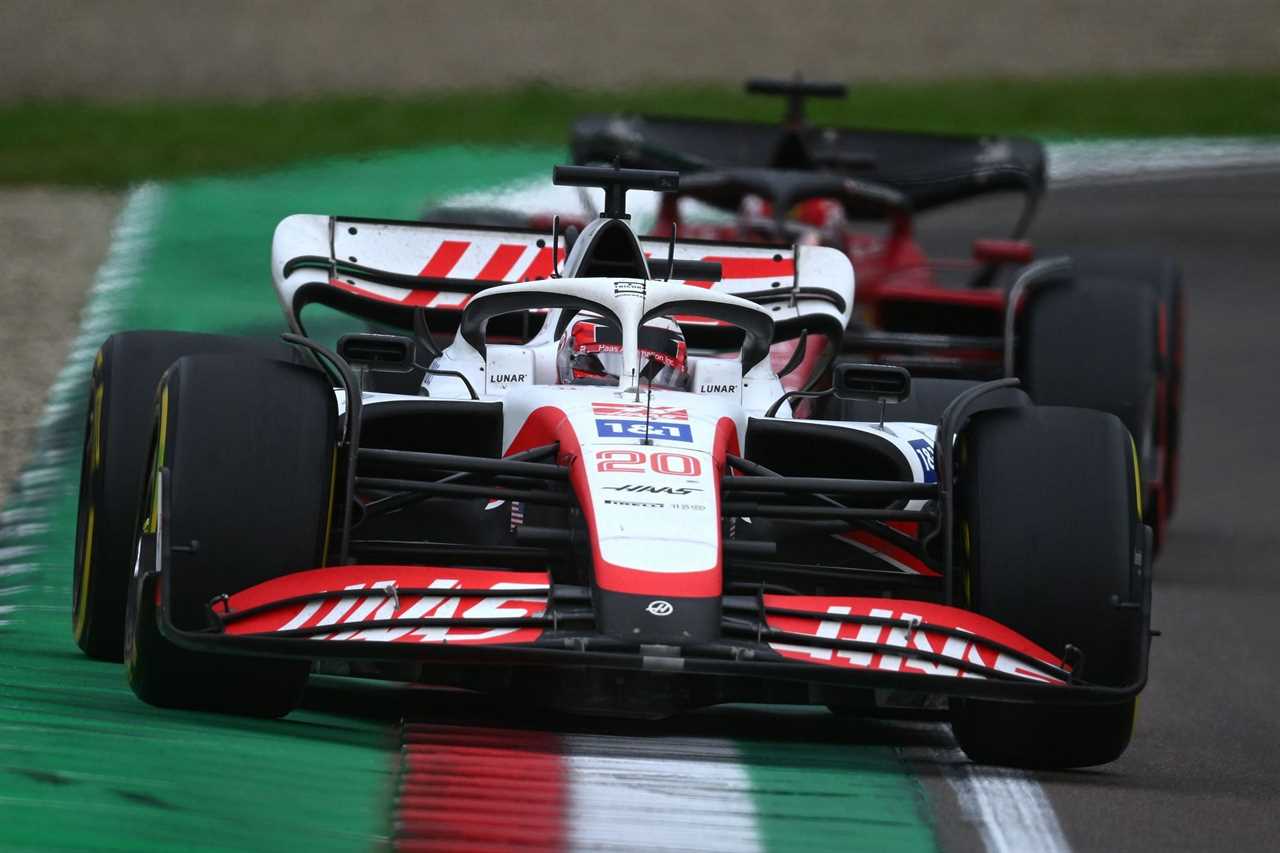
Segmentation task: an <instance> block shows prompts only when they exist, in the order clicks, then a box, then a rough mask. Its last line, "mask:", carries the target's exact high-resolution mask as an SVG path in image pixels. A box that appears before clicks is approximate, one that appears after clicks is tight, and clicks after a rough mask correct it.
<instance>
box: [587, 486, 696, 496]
mask: <svg viewBox="0 0 1280 853" xmlns="http://www.w3.org/2000/svg"><path fill="white" fill-rule="evenodd" d="M605 488H606V489H609V490H610V491H613V492H633V493H635V494H644V495H688V494H692V493H693V492H700V491H702V489H695V488H693V487H691V486H605Z"/></svg>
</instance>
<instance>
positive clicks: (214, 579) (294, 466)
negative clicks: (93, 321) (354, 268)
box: [126, 356, 337, 716]
mask: <svg viewBox="0 0 1280 853" xmlns="http://www.w3.org/2000/svg"><path fill="white" fill-rule="evenodd" d="M157 406H158V409H159V411H158V416H157V424H158V425H157V428H156V431H155V435H156V448H157V449H156V450H155V451H153V456H155V457H156V459H155V462H154V463H153V466H152V468H153V470H154V471H160V470H162V469H164V470H167V472H168V478H167V480H166V488H165V497H164V501H163V509H162V511H163V512H164V513H166V514H165V515H164V516H163V518H162V520H161V522H160V525H159V529H160V530H161V531H163V536H164V537H168V539H167V541H168V542H169V543H170V544H171V545H172V546H176V547H171V548H170V552H171V555H170V558H169V562H168V564H167V565H166V566H165V567H164V570H163V572H161V574H160V583H163V584H164V585H165V587H166V588H165V589H163V590H161V592H163V593H164V600H165V601H167V603H168V610H167V611H166V613H165V615H166V616H167V619H168V622H169V624H171V625H172V626H173V628H174V629H176V630H178V631H186V632H189V631H198V630H201V629H203V628H206V627H207V621H206V607H207V605H208V603H209V602H210V601H211V600H212V599H213V598H215V597H216V596H218V595H221V594H223V593H228V594H229V593H234V592H237V591H240V590H243V589H245V588H247V587H250V586H253V585H255V584H258V583H261V582H263V581H266V580H269V579H271V578H274V577H278V576H281V575H285V574H288V573H291V572H296V571H301V570H304V569H311V568H316V567H319V566H322V565H324V562H325V556H326V551H327V547H328V543H327V540H328V536H329V521H330V515H331V512H330V508H331V504H332V501H333V490H334V484H335V479H334V473H335V472H334V465H335V464H336V456H335V448H336V430H337V406H336V403H335V399H334V393H333V389H332V387H331V385H330V383H329V381H328V380H327V379H326V378H325V376H324V374H322V373H320V372H319V371H315V370H312V369H310V368H306V367H301V366H298V365H291V364H284V363H281V362H274V361H269V360H265V359H257V358H250V357H236V356H195V357H189V358H183V359H181V360H179V361H178V362H177V363H176V364H175V365H174V366H173V367H172V368H171V369H170V370H169V372H168V373H167V374H166V376H165V378H164V380H163V382H162V384H161V386H160V391H159V396H158V401H157ZM153 484H154V479H149V485H152V488H154V485H153ZM147 505H148V506H152V504H151V503H148V504H147ZM149 512H150V510H149ZM140 527H141V531H142V534H141V535H140V537H139V546H138V547H139V548H140V549H141V553H142V559H141V560H140V561H139V564H140V567H141V568H142V571H140V572H139V573H137V574H135V575H134V582H133V587H132V590H131V596H130V602H129V604H130V610H131V612H130V617H131V618H130V626H129V627H130V630H129V632H128V635H127V636H126V656H127V663H128V666H129V683H130V685H131V686H132V687H133V690H134V692H135V693H136V694H137V695H138V696H139V697H140V698H142V699H143V700H145V701H147V702H149V703H151V704H153V705H161V706H165V707H183V708H200V709H205V710H214V711H221V712H227V713H238V714H249V715H254V716H281V715H283V714H286V713H288V712H289V710H290V709H292V708H293V707H294V706H295V705H296V703H297V701H298V699H299V697H300V695H301V691H302V689H303V687H304V686H305V684H306V679H307V674H308V672H309V670H310V665H309V663H308V662H307V661H297V660H272V659H261V658H248V657H238V656H231V655H220V654H208V653H201V652H194V651H190V650H188V649H185V648H182V647H180V646H179V645H177V644H175V643H173V642H172V641H171V640H170V639H169V638H167V637H166V636H164V634H163V632H162V631H161V630H160V629H159V627H158V623H157V618H156V617H157V610H156V601H157V596H156V593H155V591H154V583H155V575H154V574H152V573H150V572H147V571H146V568H147V567H148V566H149V565H152V564H154V556H153V555H151V553H150V552H151V550H152V549H153V548H154V539H155V537H154V535H152V534H153V532H154V530H155V529H156V523H155V521H154V518H152V519H150V520H148V519H147V518H146V516H145V515H144V521H143V523H142V524H141V525H140Z"/></svg>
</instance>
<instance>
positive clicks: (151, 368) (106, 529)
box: [71, 332, 292, 661]
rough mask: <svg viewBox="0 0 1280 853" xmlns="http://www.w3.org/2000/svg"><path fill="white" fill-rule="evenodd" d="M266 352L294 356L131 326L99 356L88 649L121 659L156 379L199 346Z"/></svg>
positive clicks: (87, 510)
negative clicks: (134, 330)
mask: <svg viewBox="0 0 1280 853" xmlns="http://www.w3.org/2000/svg"><path fill="white" fill-rule="evenodd" d="M232 352H259V353H263V354H274V355H275V356H277V357H279V358H283V359H289V358H292V354H291V352H290V351H289V348H288V347H286V346H284V345H283V344H279V343H275V342H270V341H255V340H250V339H246V338H233V337H228V336H225V335H202V334H191V333H186V332H123V333H120V334H116V335H112V336H111V337H110V338H108V339H107V341H106V343H104V344H103V345H102V348H101V349H99V350H98V356H97V358H96V360H95V361H94V366H93V376H92V379H91V381H90V384H89V401H88V407H87V408H88V414H87V415H86V421H85V443H84V456H83V459H82V461H81V468H80V505H79V510H78V518H77V524H76V546H75V567H74V577H73V579H72V606H71V610H72V631H73V633H74V635H75V639H76V643H77V644H78V645H79V646H80V648H81V649H83V650H84V652H85V654H87V655H89V656H90V657H93V658H98V659H100V660H110V661H119V660H120V658H121V654H122V649H123V638H124V614H125V592H126V590H127V588H128V584H129V575H130V572H131V570H132V567H133V556H134V555H133V534H134V522H135V520H136V516H137V508H138V500H139V494H140V492H141V489H142V482H143V471H144V467H145V464H146V459H147V448H148V443H149V441H150V438H151V423H152V407H153V401H154V399H155V392H156V385H157V383H158V382H159V381H160V377H161V375H162V374H163V373H164V372H165V370H167V369H168V368H169V365H171V364H173V363H174V361H176V360H177V359H179V358H181V357H182V356H184V355H190V354H194V353H232Z"/></svg>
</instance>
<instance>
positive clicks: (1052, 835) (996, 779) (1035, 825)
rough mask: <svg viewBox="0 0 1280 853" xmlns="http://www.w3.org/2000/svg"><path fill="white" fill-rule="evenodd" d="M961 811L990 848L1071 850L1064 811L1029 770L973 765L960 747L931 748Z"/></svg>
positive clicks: (1012, 852)
mask: <svg viewBox="0 0 1280 853" xmlns="http://www.w3.org/2000/svg"><path fill="white" fill-rule="evenodd" d="M930 752H931V753H932V755H933V757H934V759H935V760H936V761H937V763H938V764H939V765H940V766H942V767H944V768H946V772H945V773H944V778H946V780H947V784H948V785H949V786H950V787H951V790H952V791H953V792H954V793H955V795H956V800H957V801H958V803H959V805H960V813H961V814H962V815H963V816H964V818H965V820H966V821H968V822H969V823H970V824H972V825H973V826H974V828H975V829H977V831H978V835H979V836H980V837H981V838H982V844H983V846H984V847H985V848H986V849H987V850H988V851H990V853H1023V851H1029V850H1035V851H1037V853H1067V851H1069V850H1070V849H1071V846H1070V845H1069V844H1067V839H1066V836H1065V835H1064V834H1063V832H1062V825H1061V824H1060V823H1059V822H1058V816H1057V815H1056V814H1054V811H1053V806H1052V805H1051V804H1050V802H1049V798H1048V796H1046V795H1045V792H1044V789H1043V788H1041V787H1040V784H1039V783H1038V782H1036V780H1035V779H1033V778H1031V775H1030V774H1029V773H1027V772H1026V771H1025V770H1015V769H1012V768H1007V767H986V766H978V765H976V764H971V763H970V762H969V759H968V758H967V757H965V754H964V753H963V752H961V751H960V749H959V748H957V747H951V748H940V749H936V750H930Z"/></svg>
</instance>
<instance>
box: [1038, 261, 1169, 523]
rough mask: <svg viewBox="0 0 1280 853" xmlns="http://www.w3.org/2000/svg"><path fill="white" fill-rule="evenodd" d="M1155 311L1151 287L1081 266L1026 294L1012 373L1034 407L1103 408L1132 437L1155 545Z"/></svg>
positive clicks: (1158, 411) (1158, 420) (1159, 512)
mask: <svg viewBox="0 0 1280 853" xmlns="http://www.w3.org/2000/svg"><path fill="white" fill-rule="evenodd" d="M1159 316H1160V308H1159V301H1158V300H1157V298H1156V296H1155V294H1154V293H1153V292H1152V290H1151V289H1150V288H1146V287H1134V286H1133V283H1132V281H1131V280H1127V279H1123V278H1121V277H1117V276H1104V275H1101V274H1088V273H1085V272H1083V271H1082V272H1079V273H1078V274H1077V275H1076V276H1075V277H1074V278H1073V279H1072V280H1071V281H1068V282H1061V283H1055V284H1051V285H1048V286H1046V287H1044V288H1041V289H1040V290H1038V291H1034V292H1033V293H1032V295H1031V297H1030V298H1029V299H1028V300H1027V303H1026V305H1025V307H1024V308H1023V311H1022V317H1021V320H1020V334H1019V337H1018V340H1019V347H1018V349H1019V353H1018V354H1019V358H1018V375H1019V376H1021V377H1022V380H1023V383H1024V386H1025V387H1026V389H1027V392H1028V393H1029V394H1030V395H1031V398H1032V399H1033V400H1035V402H1036V403H1037V404H1039V405H1042V406H1078V407H1080V408H1086V409H1097V410H1099V411H1103V412H1110V413H1111V414H1113V415H1115V416H1117V417H1118V418H1120V420H1121V422H1122V423H1123V424H1124V425H1125V427H1126V428H1127V429H1128V430H1129V432H1130V433H1131V434H1132V435H1133V439H1134V442H1135V445H1136V446H1137V448H1138V458H1139V461H1140V465H1141V471H1142V475H1143V477H1142V480H1143V503H1144V517H1145V518H1146V519H1147V522H1148V523H1149V524H1151V525H1152V527H1153V529H1154V530H1155V531H1156V536H1157V542H1158V541H1159V536H1160V533H1161V531H1162V524H1163V521H1164V513H1163V507H1162V504H1161V501H1160V500H1159V497H1160V496H1159V494H1158V493H1157V490H1156V484H1157V483H1158V482H1159V479H1160V472H1159V471H1158V467H1159V464H1160V463H1159V459H1160V456H1161V452H1160V447H1159V442H1160V440H1161V436H1162V435H1163V434H1164V432H1165V430H1164V426H1163V424H1164V422H1165V412H1164V411H1163V410H1162V408H1161V406H1160V369H1161V368H1160V363H1161V360H1160V333H1159V326H1160V320H1159Z"/></svg>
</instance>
